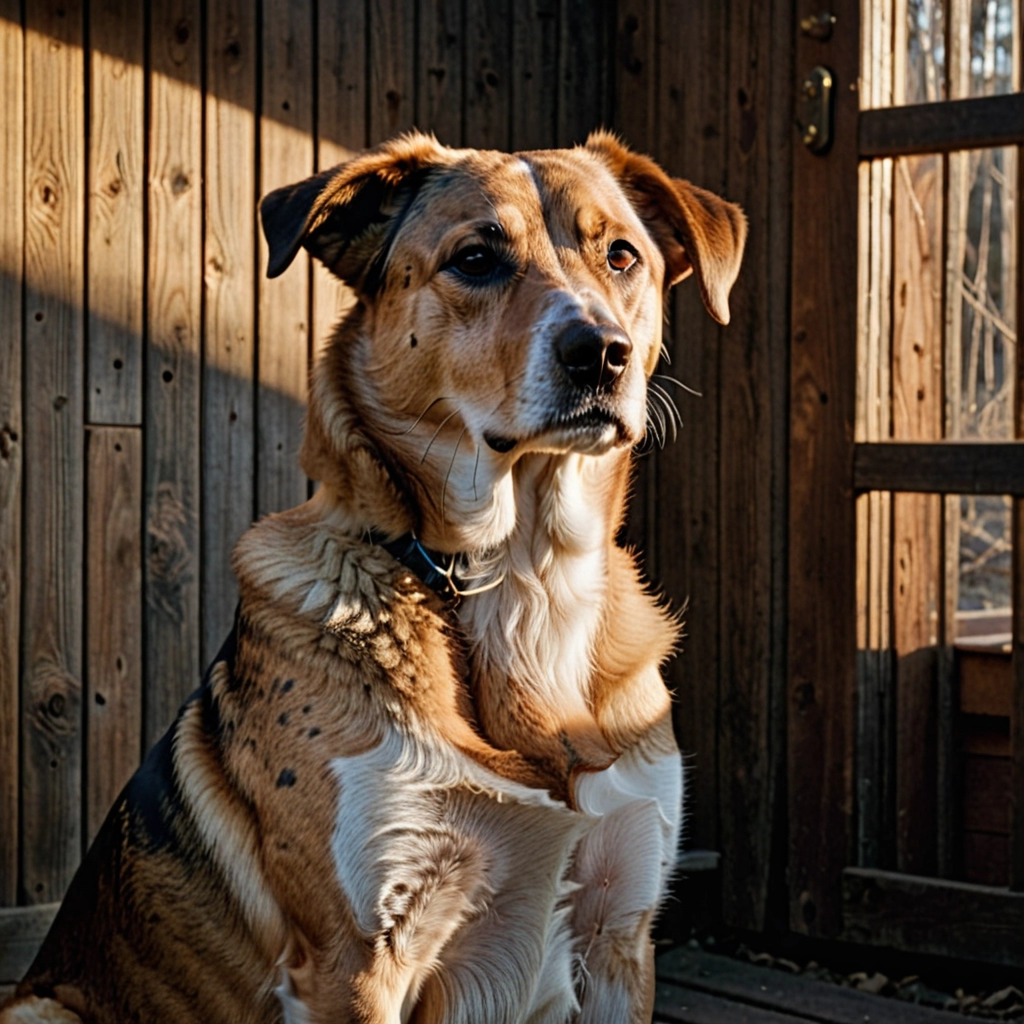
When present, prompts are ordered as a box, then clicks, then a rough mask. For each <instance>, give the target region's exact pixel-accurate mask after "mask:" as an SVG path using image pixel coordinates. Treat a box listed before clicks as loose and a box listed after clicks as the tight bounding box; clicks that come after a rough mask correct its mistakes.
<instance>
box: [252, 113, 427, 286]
mask: <svg viewBox="0 0 1024 1024" xmlns="http://www.w3.org/2000/svg"><path fill="white" fill-rule="evenodd" d="M444 154H445V149H444V147H443V146H441V145H440V143H438V141H437V140H436V139H435V138H434V137H433V136H432V135H422V134H420V133H412V134H409V135H403V136H401V137H400V138H397V139H394V140H392V141H391V142H387V143H385V144H384V145H382V146H378V147H377V148H376V149H373V150H370V151H369V152H367V153H364V154H362V155H360V156H357V157H355V158H354V159H352V160H349V161H347V162H345V163H342V164H338V166H337V167H332V168H331V169H330V170H328V171H321V172H320V173H319V174H315V175H313V177H311V178H307V179H306V180H305V181H300V182H299V183H298V184H296V185H287V186H285V187H284V188H279V189H277V190H276V191H274V192H271V193H269V194H268V195H266V196H264V198H263V201H262V202H261V203H260V219H261V220H262V222H263V234H264V235H265V236H266V239H267V245H268V247H269V250H270V257H269V260H268V262H267V276H268V277H277V276H278V275H279V274H283V273H284V272H285V271H286V270H287V269H288V267H289V266H290V265H291V262H292V260H294V259H295V254H296V253H297V252H298V251H299V249H300V248H302V247H305V248H306V249H307V250H308V252H309V253H310V255H312V256H315V257H316V258H317V259H318V260H320V261H321V262H322V263H323V264H324V265H325V266H326V267H327V268H328V269H329V270H330V271H332V272H333V273H334V274H336V275H337V276H338V277H340V278H341V279H342V280H343V281H345V282H346V283H347V284H350V285H353V286H354V287H357V288H359V287H363V286H364V285H365V283H366V280H365V279H366V277H367V273H368V271H369V270H370V268H371V267H372V266H373V265H374V263H375V261H376V260H377V259H378V257H380V256H382V254H386V249H387V247H388V240H389V238H390V237H393V231H394V229H395V227H396V226H397V224H396V221H397V220H399V219H400V218H401V216H402V214H403V213H404V212H405V211H406V210H407V209H408V206H409V203H410V202H411V199H412V198H413V196H414V195H415V191H416V189H417V188H418V187H419V185H420V184H421V183H422V181H423V178H424V177H425V174H426V171H427V170H429V168H431V167H434V166H437V165H438V164H439V163H441V162H443V160H444Z"/></svg>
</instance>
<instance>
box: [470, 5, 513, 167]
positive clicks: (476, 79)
mask: <svg viewBox="0 0 1024 1024" xmlns="http://www.w3.org/2000/svg"><path fill="white" fill-rule="evenodd" d="M510 19H511V10H510V6H509V0H466V42H465V52H466V82H465V130H466V135H465V143H466V145H467V146H475V147H477V148H479V149H507V148H508V146H509V138H510V135H511V131H510V124H509V121H510V114H511V109H510V105H509V101H510V99H511V95H512V89H511V84H512V69H511V67H510V65H509V58H510V56H511V55H510V52H509V50H510V46H509V43H510V40H511V32H510V27H511V23H510Z"/></svg>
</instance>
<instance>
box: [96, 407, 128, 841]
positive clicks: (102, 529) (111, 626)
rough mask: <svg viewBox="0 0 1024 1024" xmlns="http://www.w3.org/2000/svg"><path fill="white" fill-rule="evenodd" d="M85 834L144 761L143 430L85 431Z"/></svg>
mask: <svg viewBox="0 0 1024 1024" xmlns="http://www.w3.org/2000/svg"><path fill="white" fill-rule="evenodd" d="M85 447H86V467H87V481H88V493H87V504H86V549H85V550H86V567H87V572H86V594H85V600H86V656H85V683H86V702H85V718H86V722H87V724H88V729H87V732H86V736H87V740H86V769H85V779H86V784H85V840H86V844H88V843H90V842H92V840H93V838H94V837H95V836H96V833H97V832H98V831H99V827H100V825H102V824H103V819H104V818H105V817H106V815H107V812H108V811H109V810H110V807H111V805H112V804H113V802H114V800H116V799H117V794H118V793H119V792H120V791H121V788H122V787H123V786H124V784H125V783H126V782H127V781H128V779H129V778H130V777H131V774H132V772H134V771H135V769H136V768H137V767H138V764H139V752H140V747H141V737H142V524H141V522H140V519H139V511H140V509H141V508H142V431H141V429H140V428H138V427H95V426H94V427H90V428H89V429H88V431H87V432H86V442H85Z"/></svg>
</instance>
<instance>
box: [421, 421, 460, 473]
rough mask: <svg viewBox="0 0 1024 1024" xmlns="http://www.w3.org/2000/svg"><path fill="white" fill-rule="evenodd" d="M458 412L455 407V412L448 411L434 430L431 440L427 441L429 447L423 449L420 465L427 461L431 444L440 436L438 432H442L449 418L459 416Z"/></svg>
mask: <svg viewBox="0 0 1024 1024" xmlns="http://www.w3.org/2000/svg"><path fill="white" fill-rule="evenodd" d="M458 413H459V410H458V409H455V410H454V411H453V412H450V413H448V415H447V416H445V418H444V419H443V420H441V423H440V425H439V426H438V428H437V430H435V431H434V435H433V437H431V439H430V440H429V441H428V442H427V447H426V448H424V449H423V455H422V456H421V458H420V465H421V466H422V465H423V463H424V462H426V461H427V455H428V454H429V452H430V446H431V445H432V444H433V443H434V442H435V441H436V440H437V436H438V434H440V433H441V431H442V430H444V428H445V424H447V422H448V421H449V420H450V419H451V418H452V417H453V416H457V415H458Z"/></svg>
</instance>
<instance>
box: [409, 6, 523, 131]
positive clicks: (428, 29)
mask: <svg viewBox="0 0 1024 1024" xmlns="http://www.w3.org/2000/svg"><path fill="white" fill-rule="evenodd" d="M463 13H464V8H463V3H462V0H423V2H422V4H421V6H420V28H419V40H418V43H419V55H418V65H419V82H418V83H417V85H418V87H417V89H416V124H417V127H419V128H421V129H422V130H423V131H426V132H433V133H434V134H435V135H436V136H437V137H438V139H439V140H440V141H441V142H443V143H444V144H445V145H447V146H461V145H462V109H463V81H462V70H463V68H462V56H463V52H464V50H465V48H466V46H467V39H466V34H465V22H464V19H463ZM470 77H471V79H472V75H471V76H470ZM506 91H507V90H506Z"/></svg>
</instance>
